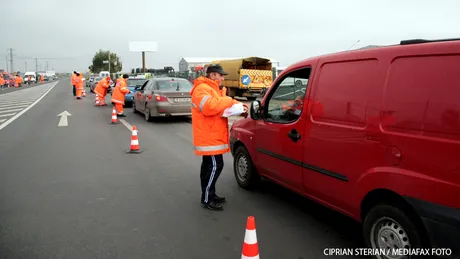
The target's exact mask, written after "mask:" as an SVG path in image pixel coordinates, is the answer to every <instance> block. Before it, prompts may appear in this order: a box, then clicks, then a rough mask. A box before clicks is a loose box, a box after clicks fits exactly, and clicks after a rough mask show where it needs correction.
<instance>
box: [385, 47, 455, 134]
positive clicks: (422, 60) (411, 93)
mask: <svg viewBox="0 0 460 259" xmlns="http://www.w3.org/2000/svg"><path fill="white" fill-rule="evenodd" d="M458 64H460V55H450V56H447V55H446V56H434V55H433V56H420V57H400V58H396V59H394V60H393V62H392V64H391V67H390V70H389V73H388V78H387V85H386V91H385V96H384V102H383V112H384V113H385V115H386V116H387V117H388V116H389V117H391V118H392V120H388V121H387V123H386V124H385V125H383V128H384V129H386V130H388V131H393V132H401V133H411V134H417V135H421V134H422V135H425V136H430V135H431V136H433V137H436V136H438V137H440V136H441V135H443V136H446V134H447V135H450V136H451V137H454V138H455V139H459V137H460V101H459V100H460V66H459V65H458Z"/></svg>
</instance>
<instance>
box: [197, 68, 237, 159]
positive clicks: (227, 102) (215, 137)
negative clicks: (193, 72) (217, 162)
mask: <svg viewBox="0 0 460 259" xmlns="http://www.w3.org/2000/svg"><path fill="white" fill-rule="evenodd" d="M226 91H227V90H226V88H223V89H222V90H221V89H220V87H219V85H218V84H217V82H216V81H213V80H211V79H209V78H206V77H203V76H202V77H199V78H197V79H195V81H194V84H193V88H192V90H191V91H190V94H191V95H192V132H193V149H194V152H195V154H196V155H220V154H224V153H227V152H229V151H230V138H229V133H228V119H227V118H223V117H222V113H223V112H224V110H225V109H227V108H230V107H232V105H233V104H236V103H238V101H236V100H233V99H232V98H231V97H228V96H226Z"/></svg>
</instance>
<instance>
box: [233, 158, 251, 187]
mask: <svg viewBox="0 0 460 259" xmlns="http://www.w3.org/2000/svg"><path fill="white" fill-rule="evenodd" d="M236 171H237V175H238V179H239V180H240V181H241V182H245V181H246V180H247V179H248V176H249V170H248V159H247V158H246V156H245V155H243V154H240V155H239V156H238V160H237V169H236Z"/></svg>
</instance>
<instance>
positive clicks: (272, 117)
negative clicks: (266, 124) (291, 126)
mask: <svg viewBox="0 0 460 259" xmlns="http://www.w3.org/2000/svg"><path fill="white" fill-rule="evenodd" d="M310 71H311V69H310V68H304V69H299V70H296V71H293V72H291V73H289V74H286V75H285V76H284V77H283V78H282V79H281V80H279V81H278V82H277V84H276V85H275V86H274V87H275V88H276V89H275V91H273V92H271V93H270V97H269V98H268V99H267V102H266V103H265V112H264V118H265V120H267V121H270V122H275V123H291V122H294V121H296V120H298V119H299V118H300V115H301V114H302V109H303V103H304V100H305V94H306V92H307V86H308V79H309V77H310Z"/></svg>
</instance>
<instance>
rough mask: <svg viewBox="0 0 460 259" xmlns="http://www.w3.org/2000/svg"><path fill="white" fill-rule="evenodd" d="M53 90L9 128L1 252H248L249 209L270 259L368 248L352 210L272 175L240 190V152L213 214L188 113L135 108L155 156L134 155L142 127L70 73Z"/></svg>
mask: <svg viewBox="0 0 460 259" xmlns="http://www.w3.org/2000/svg"><path fill="white" fill-rule="evenodd" d="M50 89H51V90H50V91H49V93H48V94H47V95H46V96H45V97H44V98H43V99H42V100H40V101H39V102H38V103H37V104H36V105H35V106H33V107H32V108H30V109H29V110H27V111H26V112H25V113H24V114H22V115H21V116H18V118H17V119H15V120H13V121H12V122H11V123H10V124H8V125H6V126H4V127H3V128H2V129H1V130H0V167H1V170H0V258H8V259H15V258H21V259H24V258H34V259H39V258H44V259H45V258H46V259H51V258H66V259H70V258H85V259H87V258H123V259H125V258H146V259H147V258H149V259H150V258H155V259H161V258H172V259H173V258H184V259H208V258H209V259H215V258H219V259H235V258H241V247H242V244H243V240H244V233H245V226H246V219H247V217H248V216H255V219H256V226H257V236H258V243H259V251H260V257H261V258H263V259H281V258H282V259H307V258H312V259H317V258H326V257H329V258H334V256H324V255H323V250H324V249H325V248H331V247H338V248H358V247H363V243H362V240H361V235H360V231H361V230H360V227H359V225H358V224H357V223H355V222H353V221H352V220H350V219H348V218H346V217H343V216H341V215H339V214H337V213H335V212H332V211H330V210H328V209H325V208H323V207H322V206H319V205H317V204H315V203H313V202H310V201H308V200H306V199H304V198H302V197H300V196H298V195H296V194H293V193H292V192H290V191H287V190H285V189H283V188H281V187H278V186H276V185H274V184H272V183H270V182H268V181H265V182H263V184H262V186H261V188H260V189H259V190H257V191H254V192H248V191H245V190H243V189H241V188H239V187H238V186H237V184H236V182H235V180H234V176H233V169H232V157H231V155H229V154H228V155H226V156H225V160H224V162H225V168H224V171H223V173H222V175H221V177H220V179H219V181H218V184H217V191H218V194H219V195H221V196H226V197H227V200H228V202H227V204H226V205H225V210H224V211H221V212H214V211H209V210H206V209H204V208H203V207H201V205H200V201H199V197H200V187H199V185H200V181H199V166H200V162H201V159H200V157H197V156H195V155H194V154H193V151H192V140H191V124H190V123H188V121H187V120H185V119H171V120H162V121H159V122H154V123H148V122H146V121H145V120H144V119H143V116H142V115H139V114H133V113H132V111H131V109H129V110H128V111H126V112H125V113H126V114H127V115H128V117H126V118H125V121H126V122H127V123H126V125H128V124H130V125H135V126H137V128H138V130H139V141H140V145H141V148H143V149H144V152H143V153H141V154H126V151H127V150H128V149H129V145H130V139H131V131H130V130H129V129H128V127H129V125H128V127H126V126H125V124H122V123H120V124H117V125H111V124H110V120H111V110H112V109H111V107H102V108H98V107H94V106H93V99H94V95H93V94H89V95H88V97H86V98H84V99H83V100H75V99H74V97H73V96H72V93H71V86H70V84H69V81H68V80H67V79H63V80H61V81H60V82H59V83H58V84H57V85H56V86H54V88H51V87H50ZM26 95H28V93H27V92H26V91H24V98H27V96H26ZM16 98H17V97H16ZM34 98H37V95H34ZM63 111H67V112H69V113H70V114H71V116H69V117H68V126H63V127H58V123H59V120H60V117H58V116H57V115H58V114H60V113H61V112H63ZM10 121H11V120H10ZM0 125H1V123H0ZM0 127H1V126H0ZM337 257H338V258H356V257H355V256H349V257H347V256H337Z"/></svg>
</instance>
